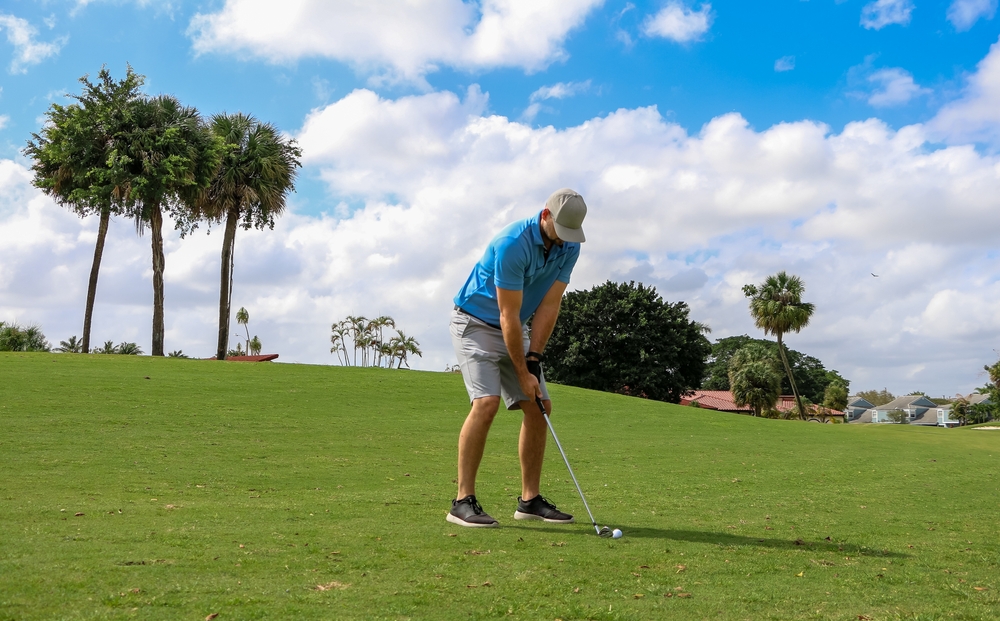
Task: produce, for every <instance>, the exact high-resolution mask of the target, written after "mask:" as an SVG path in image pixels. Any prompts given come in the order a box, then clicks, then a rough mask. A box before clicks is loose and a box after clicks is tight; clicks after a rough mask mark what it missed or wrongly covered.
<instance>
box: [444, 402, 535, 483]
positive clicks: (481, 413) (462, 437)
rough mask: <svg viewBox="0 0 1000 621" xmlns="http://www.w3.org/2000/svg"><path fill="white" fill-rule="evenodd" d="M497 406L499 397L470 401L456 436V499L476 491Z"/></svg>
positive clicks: (498, 405)
mask: <svg viewBox="0 0 1000 621" xmlns="http://www.w3.org/2000/svg"><path fill="white" fill-rule="evenodd" d="M499 408H500V397H480V398H479V399H474V400H473V401H472V409H471V410H470V411H469V415H468V416H467V417H466V418H465V424H463V425H462V433H461V434H459V436H458V496H456V498H458V499H461V498H465V497H466V496H469V495H471V494H475V493H476V473H477V472H479V463H480V462H482V461H483V451H484V450H485V449H486V436H487V435H488V434H489V432H490V426H491V425H492V424H493V419H494V418H495V417H496V415H497V410H498V409H499ZM536 409H537V408H536ZM542 424H543V425H544V424H545V421H542Z"/></svg>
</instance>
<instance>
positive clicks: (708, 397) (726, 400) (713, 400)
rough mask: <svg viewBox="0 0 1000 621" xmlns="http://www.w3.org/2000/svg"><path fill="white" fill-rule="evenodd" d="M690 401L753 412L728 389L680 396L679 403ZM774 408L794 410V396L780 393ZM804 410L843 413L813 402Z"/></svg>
mask: <svg viewBox="0 0 1000 621" xmlns="http://www.w3.org/2000/svg"><path fill="white" fill-rule="evenodd" d="M692 403H697V404H698V405H699V406H701V407H703V408H707V409H710V410H718V411H720V412H753V408H751V407H750V406H743V407H740V406H738V405H736V401H735V400H734V399H733V393H732V392H730V391H728V390H694V391H691V392H689V393H688V394H686V395H684V396H683V397H681V405H691V404H692ZM775 409H776V410H778V411H779V412H789V411H792V410H795V396H794V395H781V396H780V397H778V403H777V404H775ZM806 410H807V411H808V412H809V413H810V414H817V413H819V414H823V415H825V416H843V415H844V413H843V412H839V411H837V410H828V409H827V408H820V406H818V405H815V404H812V405H809V406H806Z"/></svg>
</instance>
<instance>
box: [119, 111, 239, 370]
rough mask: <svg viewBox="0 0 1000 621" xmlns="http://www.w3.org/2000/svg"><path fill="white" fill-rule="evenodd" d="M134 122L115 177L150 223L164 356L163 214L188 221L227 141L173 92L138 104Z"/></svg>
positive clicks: (157, 339) (158, 351) (133, 208)
mask: <svg viewBox="0 0 1000 621" xmlns="http://www.w3.org/2000/svg"><path fill="white" fill-rule="evenodd" d="M132 113H133V119H132V120H133V122H132V123H131V125H130V127H129V131H127V132H125V133H124V135H123V136H122V138H121V140H120V146H119V147H118V148H116V149H115V151H114V153H113V155H112V157H111V158H110V163H111V167H112V169H113V171H114V176H115V178H117V179H123V180H124V184H125V187H128V198H129V201H130V210H129V215H130V216H131V217H132V218H133V219H134V220H135V224H136V230H137V231H138V232H139V234H142V233H143V232H144V231H145V229H146V227H149V230H150V233H151V239H152V244H151V247H152V258H153V339H152V340H153V347H152V355H154V356H162V355H163V336H164V320H163V270H164V267H165V258H164V255H163V214H164V210H166V211H167V212H168V213H170V214H171V215H173V216H174V217H175V219H176V221H177V223H178V225H179V226H182V227H183V226H185V225H188V223H190V222H192V221H193V220H194V219H195V217H194V216H192V215H191V214H197V213H198V212H197V209H196V207H197V205H198V204H199V203H198V202H199V200H200V199H201V198H202V197H203V194H204V191H205V189H206V188H207V187H208V185H209V184H210V183H211V181H212V179H213V177H214V176H215V172H216V170H217V169H218V166H219V161H220V158H221V155H222V149H223V148H222V144H221V141H220V140H219V139H218V138H216V137H215V135H214V134H213V133H212V132H211V131H210V130H209V129H208V128H207V127H206V126H205V124H204V123H203V122H202V119H201V116H199V114H198V111H197V110H196V109H194V108H192V107H189V106H184V105H181V103H180V102H179V101H178V100H177V98H175V97H172V96H170V95H160V96H157V97H150V98H143V99H141V100H139V101H138V102H136V103H135V104H134V105H133V106H132Z"/></svg>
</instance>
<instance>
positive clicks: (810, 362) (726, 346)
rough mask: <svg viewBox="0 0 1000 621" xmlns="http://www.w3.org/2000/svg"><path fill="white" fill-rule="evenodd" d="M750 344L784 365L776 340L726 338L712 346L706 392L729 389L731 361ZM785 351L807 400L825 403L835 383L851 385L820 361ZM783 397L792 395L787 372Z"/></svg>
mask: <svg viewBox="0 0 1000 621" xmlns="http://www.w3.org/2000/svg"><path fill="white" fill-rule="evenodd" d="M750 343H755V344H759V345H761V346H763V347H766V348H767V349H769V350H770V351H771V352H773V355H774V359H775V360H777V361H779V363H780V360H781V358H780V356H779V355H778V345H777V343H775V342H774V341H768V340H764V339H755V338H750V337H749V336H747V335H745V334H744V335H741V336H729V337H726V338H722V339H719V340H718V341H716V342H715V343H714V344H713V345H712V355H711V356H710V358H709V360H708V364H707V365H706V367H705V379H704V381H703V382H702V384H701V387H702V388H703V389H704V390H729V361H730V359H731V358H732V356H733V354H734V353H735V352H736V351H738V350H739V349H741V348H743V347H745V346H746V345H748V344H750ZM785 350H786V353H787V354H788V364H789V365H790V366H791V368H792V377H794V378H795V384H796V386H798V388H799V392H800V394H801V395H802V396H803V397H804V398H806V399H809V400H810V401H812V402H814V403H821V402H822V401H823V398H824V394H825V392H826V388H827V386H829V385H830V384H831V383H833V382H837V383H840V384H843V385H844V386H849V385H850V381H848V380H847V379H845V378H843V377H841V375H840V373H838V372H837V371H835V370H832V369H831V370H827V369H826V368H825V367H824V366H823V363H822V362H821V361H820V360H819V359H817V358H814V357H812V356H807V355H805V354H803V353H801V352H798V351H795V350H794V349H789V348H787V347H786V348H785ZM781 394H783V395H788V394H792V385H791V382H789V381H788V377H787V376H785V375H784V373H782V380H781Z"/></svg>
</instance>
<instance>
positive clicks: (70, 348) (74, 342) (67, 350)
mask: <svg viewBox="0 0 1000 621" xmlns="http://www.w3.org/2000/svg"><path fill="white" fill-rule="evenodd" d="M56 351H59V352H62V353H64V354H79V353H82V351H83V343H82V342H81V341H80V339H78V338H77V337H76V335H75V334H74V335H73V336H71V337H69V340H66V341H59V347H56Z"/></svg>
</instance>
